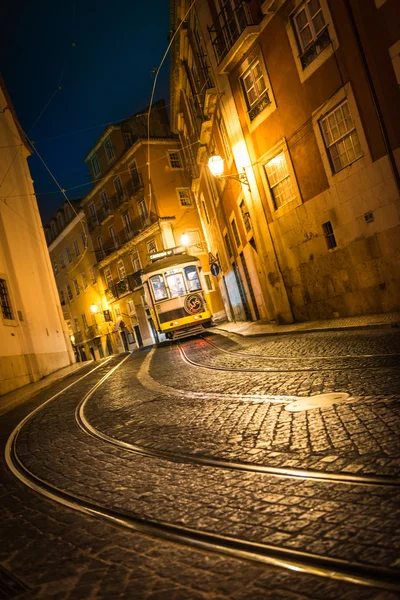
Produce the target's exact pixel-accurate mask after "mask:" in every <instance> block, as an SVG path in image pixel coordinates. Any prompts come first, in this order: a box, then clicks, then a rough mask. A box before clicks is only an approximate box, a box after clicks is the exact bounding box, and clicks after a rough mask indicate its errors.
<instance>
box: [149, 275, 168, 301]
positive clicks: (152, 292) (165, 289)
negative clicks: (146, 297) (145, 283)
mask: <svg viewBox="0 0 400 600" xmlns="http://www.w3.org/2000/svg"><path fill="white" fill-rule="evenodd" d="M156 277H161V279H162V284H163V287H164V291H165V295H163V297H162V298H159V299H157V298H156V294H155V291H154V285H153V279H155V278H156ZM149 282H150V286H149V287H150V289H151V294H152V296H153V298H154V302H163V301H164V300H169V294H168V289H167V285H166V283H165V279H164V275H163V274H162V273H157V275H152V276H151V277H149Z"/></svg>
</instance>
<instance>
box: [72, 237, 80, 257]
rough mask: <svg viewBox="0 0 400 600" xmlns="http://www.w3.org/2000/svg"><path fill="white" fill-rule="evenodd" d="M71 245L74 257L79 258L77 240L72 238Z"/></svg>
mask: <svg viewBox="0 0 400 600" xmlns="http://www.w3.org/2000/svg"><path fill="white" fill-rule="evenodd" d="M72 245H73V247H74V250H75V256H80V255H81V251H80V248H79V244H78V240H77V239H76V238H74V239H73V240H72Z"/></svg>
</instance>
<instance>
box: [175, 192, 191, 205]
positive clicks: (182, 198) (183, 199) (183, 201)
mask: <svg viewBox="0 0 400 600" xmlns="http://www.w3.org/2000/svg"><path fill="white" fill-rule="evenodd" d="M176 193H177V194H178V198H179V202H180V205H181V206H183V207H186V206H192V199H191V197H190V191H189V188H177V189H176Z"/></svg>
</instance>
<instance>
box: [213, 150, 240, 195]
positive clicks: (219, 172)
mask: <svg viewBox="0 0 400 600" xmlns="http://www.w3.org/2000/svg"><path fill="white" fill-rule="evenodd" d="M208 168H209V169H210V173H211V175H214V177H215V178H216V179H235V180H236V181H240V183H242V184H244V185H247V187H248V188H249V191H250V184H249V180H248V179H247V175H246V171H245V170H244V167H243V173H234V174H233V175H223V172H224V159H223V158H222V157H221V156H220V155H219V154H213V155H212V156H210V158H209V159H208Z"/></svg>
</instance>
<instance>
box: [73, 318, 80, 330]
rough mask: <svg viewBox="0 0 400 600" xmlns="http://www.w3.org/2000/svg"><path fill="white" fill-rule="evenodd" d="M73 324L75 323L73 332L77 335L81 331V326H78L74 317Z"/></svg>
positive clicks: (77, 321)
mask: <svg viewBox="0 0 400 600" xmlns="http://www.w3.org/2000/svg"><path fill="white" fill-rule="evenodd" d="M74 323H75V331H76V333H79V332H80V330H81V326H80V325H79V319H78V317H74Z"/></svg>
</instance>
